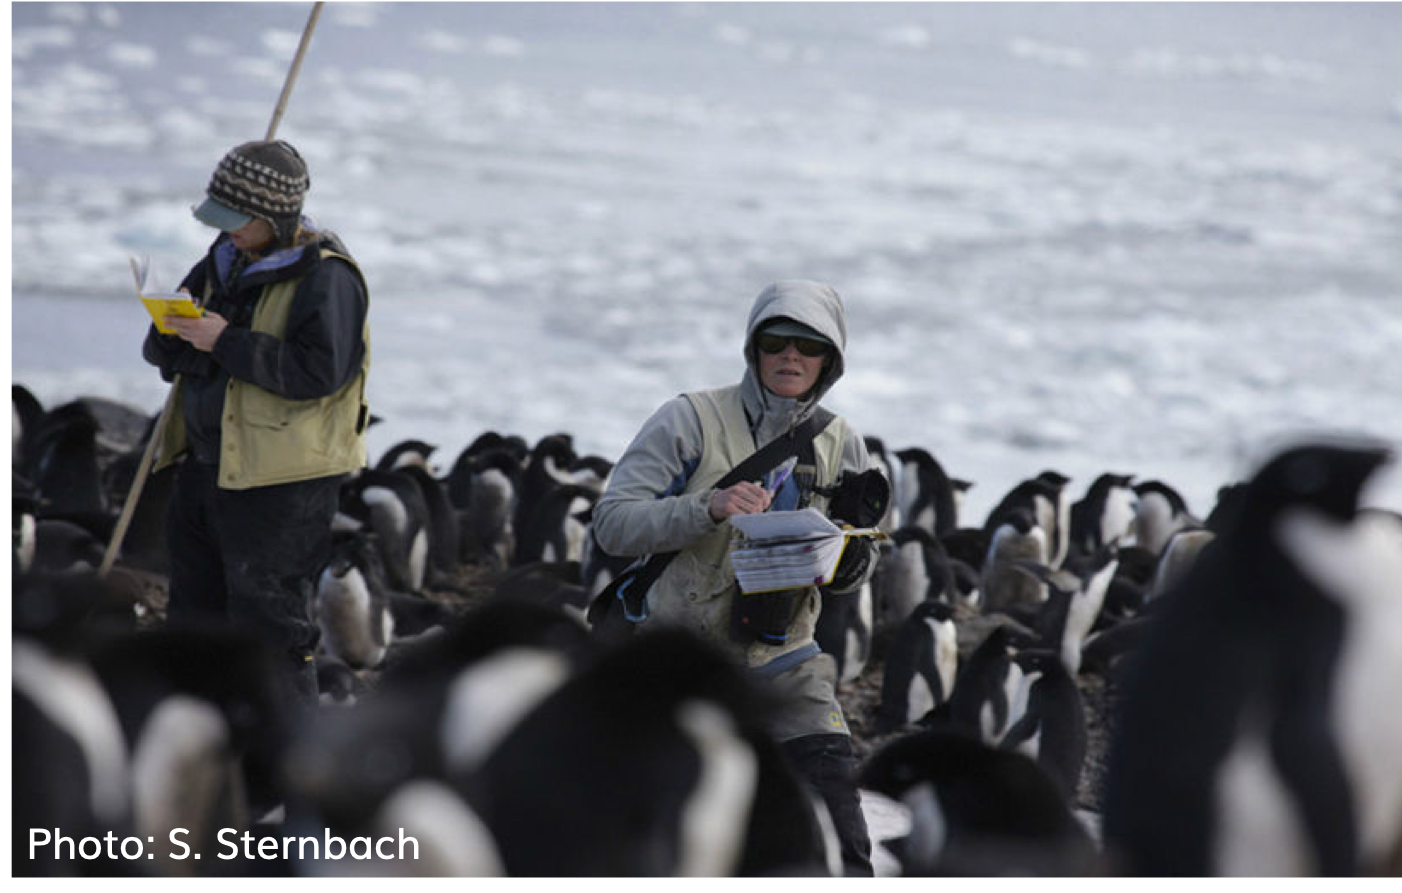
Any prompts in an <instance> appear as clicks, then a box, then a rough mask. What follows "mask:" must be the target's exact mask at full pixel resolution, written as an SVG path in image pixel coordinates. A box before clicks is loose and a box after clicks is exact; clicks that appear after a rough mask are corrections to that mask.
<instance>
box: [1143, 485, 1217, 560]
mask: <svg viewBox="0 0 1402 893" xmlns="http://www.w3.org/2000/svg"><path fill="white" fill-rule="evenodd" d="M1134 495H1135V496H1136V497H1137V504H1136V505H1135V507H1134V522H1133V530H1134V542H1135V544H1136V545H1138V546H1141V547H1143V548H1145V549H1148V550H1149V551H1150V552H1152V553H1153V554H1155V555H1160V554H1162V553H1163V549H1164V546H1166V545H1168V541H1169V538H1170V537H1172V536H1173V535H1174V534H1175V533H1177V532H1178V531H1180V530H1191V529H1193V528H1197V527H1201V526H1202V522H1200V521H1198V520H1197V519H1196V518H1194V517H1193V516H1192V513H1191V512H1189V511H1188V503H1187V501H1186V500H1184V499H1183V497H1182V495H1181V494H1179V492H1178V491H1177V490H1175V489H1173V488H1172V487H1170V486H1169V485H1167V484H1165V483H1163V482H1162V481H1145V482H1143V483H1142V484H1135V485H1134Z"/></svg>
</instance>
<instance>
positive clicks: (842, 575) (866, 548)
mask: <svg viewBox="0 0 1402 893" xmlns="http://www.w3.org/2000/svg"><path fill="white" fill-rule="evenodd" d="M872 549H873V545H872V539H871V537H869V536H853V537H848V539H847V545H846V546H845V547H844V548H843V550H842V560H841V561H839V562H838V563H837V572H836V573H834V574H833V576H832V582H831V583H829V584H828V587H827V588H829V589H831V590H832V591H833V592H847V591H849V590H851V589H855V588H856V586H857V584H858V583H860V582H861V580H862V577H863V576H864V575H865V574H866V572H867V568H869V567H870V566H871V553H872Z"/></svg>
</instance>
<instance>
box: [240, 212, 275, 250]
mask: <svg viewBox="0 0 1402 893" xmlns="http://www.w3.org/2000/svg"><path fill="white" fill-rule="evenodd" d="M229 238H231V239H233V241H234V247H235V248H237V249H239V250H240V251H252V250H255V249H258V248H262V247H263V246H264V245H266V244H268V243H269V242H271V241H272V240H273V225H272V224H271V223H269V222H268V221H266V220H261V219H259V218H257V217H254V218H253V219H252V220H250V221H248V222H247V223H245V224H244V225H243V226H241V227H239V228H238V229H236V230H233V231H231V232H230V233H229Z"/></svg>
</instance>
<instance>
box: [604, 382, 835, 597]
mask: <svg viewBox="0 0 1402 893" xmlns="http://www.w3.org/2000/svg"><path fill="white" fill-rule="evenodd" d="M833 418H835V416H834V415H833V414H832V413H831V412H829V411H828V410H826V409H824V408H822V407H821V406H819V407H817V408H816V409H814V410H813V413H812V414H811V415H810V416H808V418H806V419H804V420H803V421H802V422H800V423H798V424H797V425H795V426H794V427H793V428H792V429H790V430H789V431H788V432H787V433H785V434H780V435H779V436H778V437H776V438H774V439H773V440H771V441H769V443H766V444H765V445H764V446H762V447H760V448H759V449H758V450H755V451H754V452H753V453H751V454H750V455H749V456H746V457H745V459H743V460H742V461H741V462H740V464H739V465H736V466H735V467H734V468H732V469H730V471H728V472H726V473H725V475H724V476H723V477H722V478H721V479H720V480H718V481H716V484H715V488H716V489H717V490H724V489H725V488H726V487H729V486H732V485H734V484H737V483H739V482H740V481H743V480H748V479H751V478H757V477H760V476H761V475H763V474H765V473H767V472H768V471H769V470H770V469H772V468H773V467H774V466H775V465H778V464H779V463H780V462H782V461H784V460H785V459H787V458H788V457H789V456H791V455H793V454H794V452H795V451H796V450H798V449H799V447H801V446H802V445H804V444H809V443H812V442H813V439H814V438H815V437H817V436H818V435H819V434H821V433H822V432H823V429H824V428H826V427H827V426H828V424H829V423H830V422H832V420H833ZM677 554H678V552H677V551H672V552H659V553H657V554H656V555H653V556H652V557H650V558H648V560H647V561H646V562H645V563H644V564H643V566H642V567H640V568H638V570H637V572H636V573H632V574H627V575H626V577H627V579H626V581H623V582H622V583H621V584H620V585H619V586H618V587H617V589H616V590H615V593H616V594H617V596H618V598H619V600H620V601H622V602H623V615H624V616H625V617H626V618H627V619H628V620H631V621H632V622H634V623H641V622H642V621H644V620H646V619H647V605H646V603H645V602H644V601H643V596H645V595H646V594H647V591H648V590H649V589H651V588H652V584H653V583H655V582H657V578H658V577H660V576H662V571H663V570H665V569H666V567H667V565H668V564H670V563H671V562H672V559H673V558H676V557H677ZM619 579H620V580H623V577H620V578H619ZM610 588H613V587H610ZM604 607H605V608H606V607H607V606H604Z"/></svg>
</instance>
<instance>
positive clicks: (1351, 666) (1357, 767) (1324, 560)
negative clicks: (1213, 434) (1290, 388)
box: [1280, 513, 1402, 871]
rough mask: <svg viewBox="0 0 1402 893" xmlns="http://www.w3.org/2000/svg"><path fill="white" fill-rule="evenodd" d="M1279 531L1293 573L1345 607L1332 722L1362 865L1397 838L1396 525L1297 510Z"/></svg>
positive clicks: (1399, 631)
mask: <svg viewBox="0 0 1402 893" xmlns="http://www.w3.org/2000/svg"><path fill="white" fill-rule="evenodd" d="M1280 530H1281V537H1282V539H1283V540H1285V542H1286V545H1287V546H1288V547H1289V548H1290V549H1291V554H1293V555H1295V556H1297V557H1298V558H1299V559H1300V561H1301V563H1302V570H1303V571H1304V572H1305V574H1306V575H1308V576H1309V577H1311V578H1312V579H1313V580H1314V581H1315V582H1316V583H1317V584H1318V585H1319V586H1320V587H1321V588H1323V589H1324V591H1325V592H1327V593H1329V595H1330V596H1331V597H1333V598H1335V599H1337V600H1338V601H1339V602H1340V603H1341V604H1342V605H1343V607H1344V609H1345V612H1346V616H1347V618H1348V619H1347V622H1346V623H1345V626H1344V642H1343V647H1342V648H1341V649H1340V657H1339V667H1338V672H1337V673H1336V675H1335V685H1334V692H1335V694H1334V699H1333V711H1332V716H1331V721H1332V725H1333V728H1334V730H1335V740H1336V741H1337V742H1338V745H1339V750H1340V752H1341V755H1342V756H1343V758H1344V765H1345V767H1346V772H1347V774H1348V776H1349V780H1350V788H1351V790H1352V794H1353V800H1354V804H1355V812H1356V814H1357V817H1358V833H1359V848H1360V857H1361V860H1362V868H1363V870H1364V871H1367V870H1369V869H1374V870H1376V867H1377V864H1378V862H1379V860H1382V859H1385V858H1386V857H1387V856H1388V854H1389V852H1390V850H1391V849H1392V847H1393V846H1395V845H1396V844H1397V842H1398V840H1399V838H1402V772H1399V771H1398V770H1397V759H1398V754H1402V710H1399V709H1397V708H1398V696H1397V686H1398V683H1399V681H1402V525H1399V524H1398V523H1397V522H1396V521H1395V520H1393V519H1390V518H1388V517H1387V516H1384V515H1364V516H1361V517H1360V518H1359V519H1358V520H1357V521H1355V522H1354V523H1353V524H1351V525H1340V524H1337V523H1332V522H1330V521H1327V520H1325V519H1323V518H1322V517H1319V516H1314V515H1306V514H1303V513H1299V514H1296V515H1291V516H1287V518H1285V519H1284V520H1283V522H1282V524H1281V528H1280Z"/></svg>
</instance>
